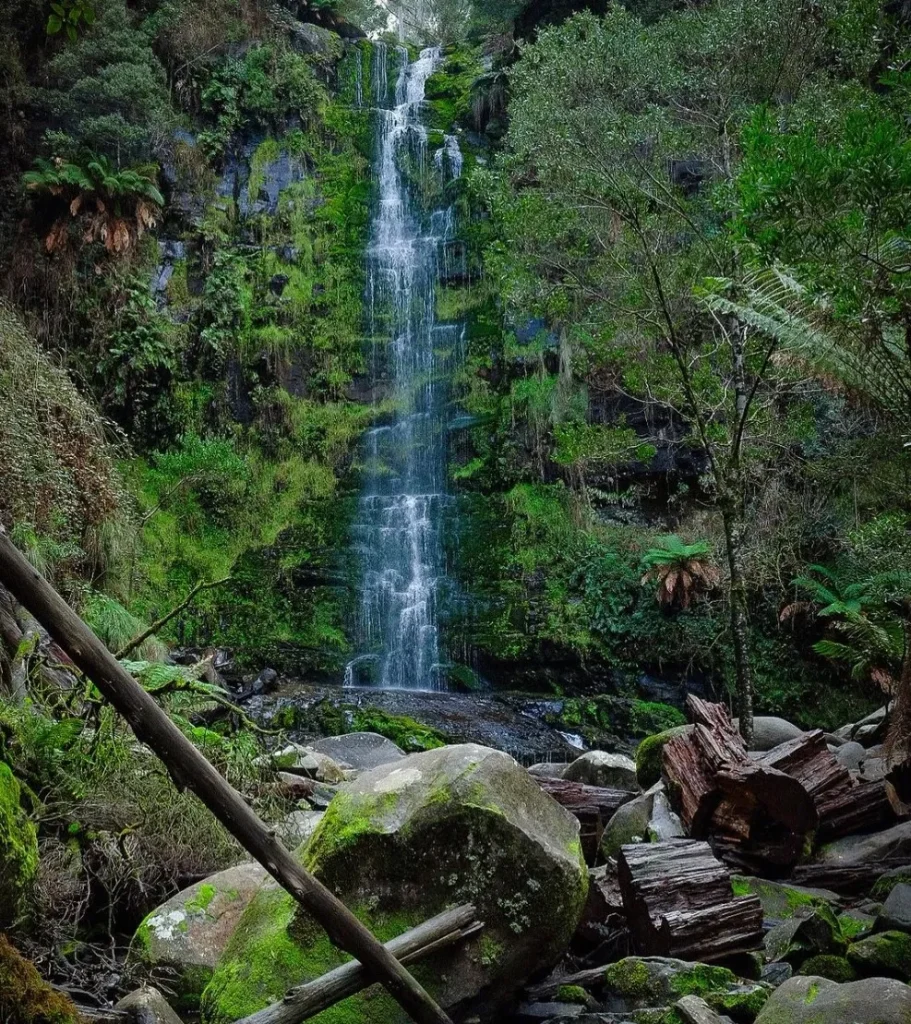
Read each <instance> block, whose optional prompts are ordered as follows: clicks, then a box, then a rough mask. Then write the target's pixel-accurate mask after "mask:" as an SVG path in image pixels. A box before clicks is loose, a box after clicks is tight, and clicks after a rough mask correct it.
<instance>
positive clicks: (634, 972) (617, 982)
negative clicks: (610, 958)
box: [604, 957, 652, 999]
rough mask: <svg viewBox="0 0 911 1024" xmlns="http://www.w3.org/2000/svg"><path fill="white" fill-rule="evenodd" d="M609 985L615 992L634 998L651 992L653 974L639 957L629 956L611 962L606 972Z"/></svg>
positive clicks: (605, 978)
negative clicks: (613, 962)
mask: <svg viewBox="0 0 911 1024" xmlns="http://www.w3.org/2000/svg"><path fill="white" fill-rule="evenodd" d="M604 980H605V982H606V984H607V986H608V987H609V988H610V989H611V990H612V991H614V992H617V993H618V994H620V995H622V996H627V997H629V998H632V999H640V998H643V997H645V996H647V995H648V994H649V987H650V985H651V981H652V976H651V973H650V972H649V969H648V967H647V966H646V964H645V963H643V961H642V960H640V959H639V958H638V957H627V958H626V959H625V960H619V961H618V962H617V963H615V964H610V965H609V966H608V968H607V969H606V970H605V972H604Z"/></svg>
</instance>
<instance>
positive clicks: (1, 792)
mask: <svg viewBox="0 0 911 1024" xmlns="http://www.w3.org/2000/svg"><path fill="white" fill-rule="evenodd" d="M37 870H38V836H37V833H36V832H35V826H34V825H33V824H32V823H31V822H30V821H29V820H28V818H27V817H26V815H25V812H24V811H23V810H22V808H21V806H20V804H19V783H18V782H17V781H16V778H15V776H14V775H13V773H12V770H11V769H10V767H9V766H8V765H7V764H5V763H4V762H3V761H0V928H3V927H6V926H8V925H11V924H12V923H13V922H14V921H15V920H16V918H17V917H18V916H19V914H20V913H21V912H22V910H23V907H24V902H25V897H26V895H27V893H28V890H29V887H30V886H31V884H32V882H33V881H34V879H35V874H36V872H37Z"/></svg>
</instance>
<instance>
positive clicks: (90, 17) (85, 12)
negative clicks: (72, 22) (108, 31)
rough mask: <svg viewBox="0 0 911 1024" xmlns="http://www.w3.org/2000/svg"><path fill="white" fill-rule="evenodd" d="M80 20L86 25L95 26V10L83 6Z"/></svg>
mask: <svg viewBox="0 0 911 1024" xmlns="http://www.w3.org/2000/svg"><path fill="white" fill-rule="evenodd" d="M82 20H83V21H84V22H85V23H86V25H94V24H95V8H94V7H92V6H90V5H89V4H85V5H84V6H83V8H82Z"/></svg>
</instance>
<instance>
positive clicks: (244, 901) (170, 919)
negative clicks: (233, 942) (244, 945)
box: [130, 864, 268, 1010]
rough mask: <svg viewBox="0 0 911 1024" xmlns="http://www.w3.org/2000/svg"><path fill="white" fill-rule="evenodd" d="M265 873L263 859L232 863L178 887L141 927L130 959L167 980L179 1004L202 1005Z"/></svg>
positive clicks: (186, 1006)
mask: <svg viewBox="0 0 911 1024" xmlns="http://www.w3.org/2000/svg"><path fill="white" fill-rule="evenodd" d="M267 878H268V875H267V873H266V870H265V868H263V867H261V866H260V865H259V864H240V865H238V866H237V867H233V868H229V869H228V870H227V871H221V872H219V873H218V874H217V875H212V877H211V878H207V879H205V881H202V882H199V883H197V884H196V885H191V886H190V887H189V888H188V889H184V890H183V892H179V893H178V894H177V895H176V896H174V897H172V898H171V899H170V900H168V902H167V903H164V904H163V905H162V906H160V907H159V908H158V909H157V910H154V911H152V913H151V914H149V915H148V917H146V919H145V920H144V921H143V922H142V924H141V925H140V926H139V928H138V929H137V931H136V935H135V936H134V938H133V942H132V944H131V946H130V958H131V960H132V961H133V962H134V963H138V964H140V965H141V966H142V967H143V968H144V969H145V970H146V971H148V972H149V973H150V974H151V975H152V976H153V977H154V976H159V975H160V976H161V977H163V978H164V979H165V980H166V981H167V984H168V987H169V989H170V990H171V991H172V992H173V993H174V995H173V1001H174V1005H175V1006H176V1007H177V1009H179V1010H198V1009H199V1000H200V997H201V996H202V993H203V990H204V989H205V987H206V985H208V983H209V981H210V980H211V979H212V975H213V973H214V971H215V968H216V966H217V965H218V962H219V960H220V959H221V956H222V954H223V953H224V951H225V948H226V947H227V945H228V942H229V940H230V938H231V936H232V935H233V934H234V931H235V929H236V928H237V925H238V923H239V922H240V919H241V916H242V915H243V913H244V911H245V910H246V909H247V907H248V906H249V905H250V903H251V902H252V900H253V897H254V896H255V895H256V893H257V892H258V891H259V889H260V887H261V886H262V884H263V883H264V882H265V881H266V879H267Z"/></svg>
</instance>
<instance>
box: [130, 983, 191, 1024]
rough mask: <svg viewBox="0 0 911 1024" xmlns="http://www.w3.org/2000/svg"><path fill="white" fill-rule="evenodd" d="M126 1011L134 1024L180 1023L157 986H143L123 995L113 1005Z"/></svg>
mask: <svg viewBox="0 0 911 1024" xmlns="http://www.w3.org/2000/svg"><path fill="white" fill-rule="evenodd" d="M114 1009H115V1010H121V1011H122V1012H124V1013H128V1014H129V1015H130V1016H131V1017H132V1018H133V1020H134V1021H135V1022H136V1024H181V1020H180V1017H178V1016H177V1014H176V1013H175V1012H174V1011H173V1010H172V1009H171V1006H170V1004H169V1003H168V1001H167V999H165V997H164V996H163V995H162V994H161V993H160V992H159V991H158V989H157V988H151V987H150V986H143V987H142V988H139V989H137V990H136V991H135V992H131V993H130V994H129V995H128V996H124V997H123V999H121V1000H120V1002H119V1003H117V1005H116V1006H115V1007H114Z"/></svg>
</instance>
